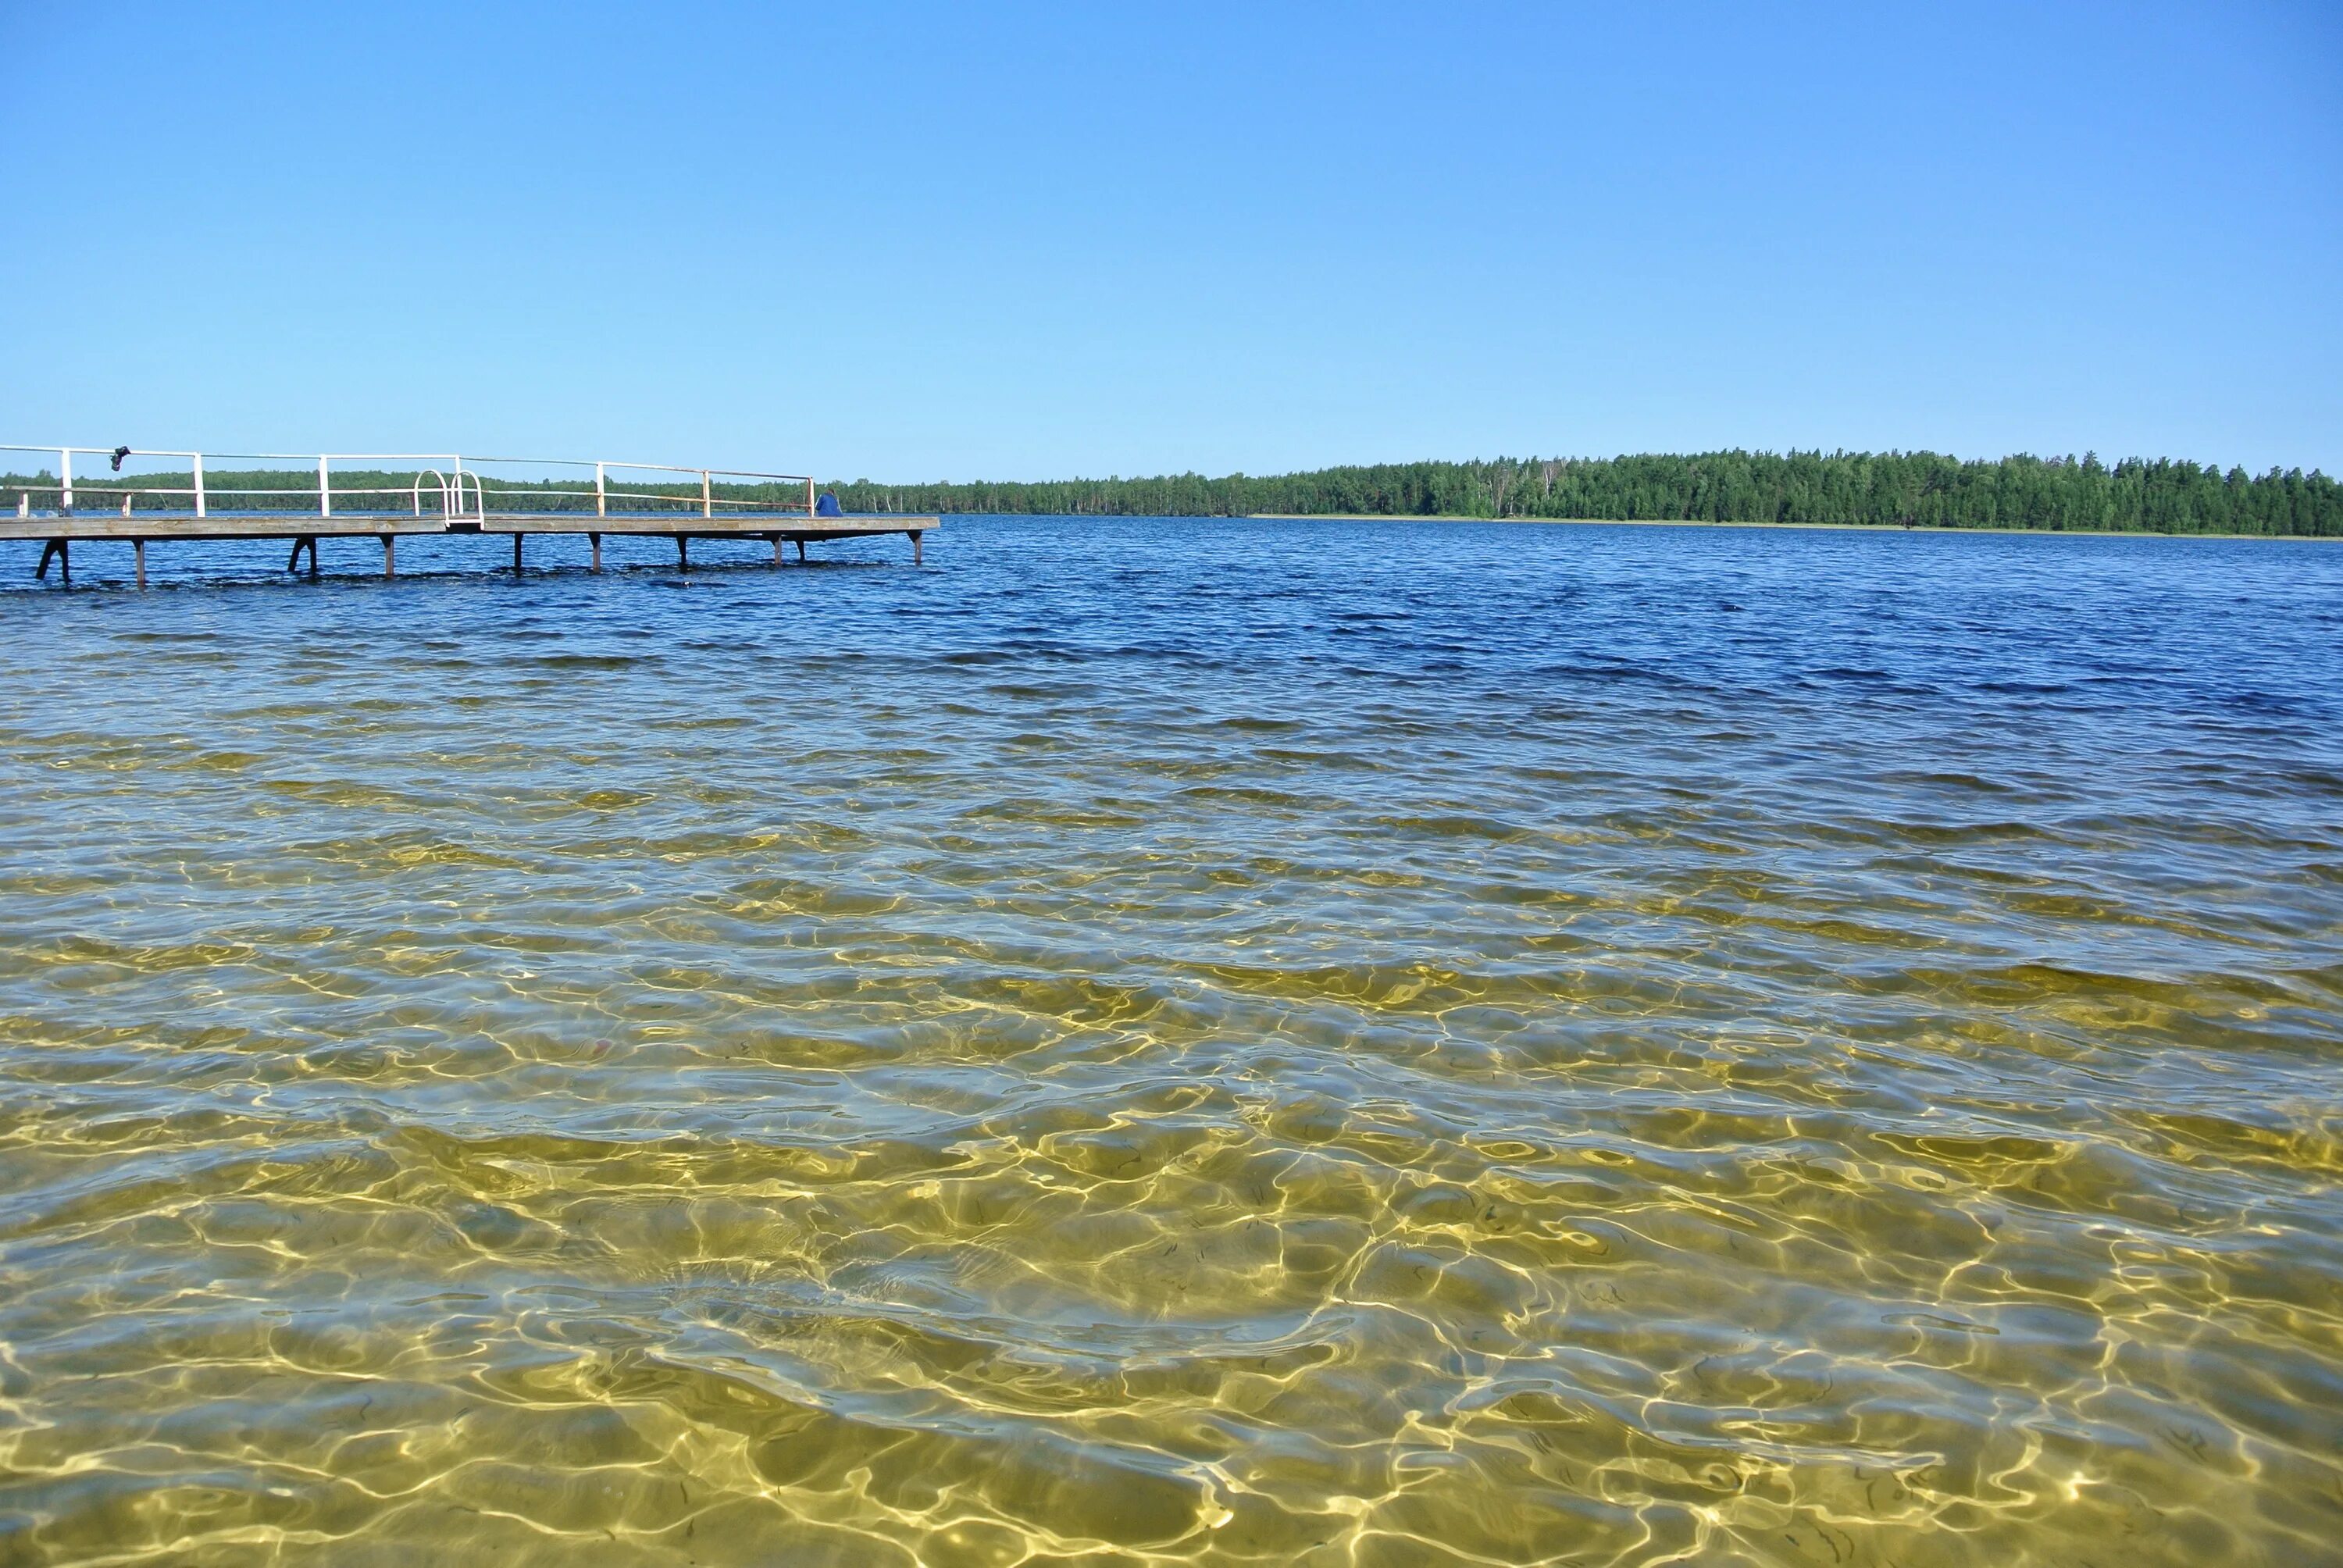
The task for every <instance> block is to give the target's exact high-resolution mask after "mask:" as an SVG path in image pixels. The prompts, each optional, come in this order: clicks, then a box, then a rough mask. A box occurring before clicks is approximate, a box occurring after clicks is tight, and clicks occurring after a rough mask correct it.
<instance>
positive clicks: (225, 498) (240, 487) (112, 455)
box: [0, 444, 819, 522]
mask: <svg viewBox="0 0 2343 1568" xmlns="http://www.w3.org/2000/svg"><path fill="white" fill-rule="evenodd" d="M17 453H23V454H27V455H32V456H37V457H41V458H43V459H44V460H45V459H46V458H47V457H51V456H54V457H55V458H56V460H57V468H56V473H55V476H54V477H51V476H48V475H47V474H46V471H45V468H44V470H43V472H41V473H39V474H35V475H30V476H25V475H18V474H15V473H10V474H9V475H7V476H6V477H5V481H4V482H5V488H6V489H10V490H14V491H15V492H16V515H17V516H18V517H20V518H22V517H29V516H31V515H32V513H33V498H34V497H35V496H36V495H37V496H54V497H55V503H54V504H55V512H56V514H57V515H62V516H65V517H72V516H74V515H75V510H76V508H77V507H78V506H79V505H80V503H81V501H82V499H83V498H95V499H98V500H99V501H100V503H101V504H107V505H111V504H118V505H119V506H120V508H121V510H122V515H123V516H125V517H129V516H131V515H132V513H133V510H134V508H136V509H139V510H143V511H144V512H146V513H147V514H149V515H153V516H156V517H157V518H169V517H195V518H206V517H211V516H215V515H233V516H266V517H277V516H286V515H295V516H299V515H314V516H316V517H319V518H333V517H337V516H339V517H345V518H394V517H397V516H399V515H401V514H402V513H403V514H405V515H406V516H407V517H410V518H421V517H423V516H424V515H425V513H424V500H425V497H426V495H427V493H430V492H434V491H436V492H437V496H438V499H439V511H438V515H439V516H440V517H441V518H444V519H446V520H447V521H449V522H485V521H487V520H488V519H489V518H497V519H499V520H503V519H520V518H532V517H536V518H557V517H576V516H578V515H581V514H582V513H583V512H584V511H585V510H586V502H588V500H590V501H591V502H592V503H593V513H594V516H595V517H597V518H619V519H621V520H626V519H629V518H668V517H679V516H689V515H692V514H695V513H696V514H697V515H698V516H699V518H701V519H702V520H703V521H713V520H714V519H716V518H719V517H724V518H739V517H744V516H754V515H758V514H772V515H779V516H788V517H799V516H802V517H808V518H810V517H813V516H816V515H817V508H818V504H819V502H818V497H817V495H816V491H815V486H814V481H813V479H812V477H810V476H809V475H805V474H768V473H759V472H756V471H753V470H749V469H738V468H688V467H679V466H677V465H675V464H671V463H622V462H618V461H615V460H612V459H608V458H603V459H598V460H590V461H589V460H584V459H578V458H564V457H474V458H471V459H470V460H469V462H467V460H466V459H465V458H463V457H458V456H457V455H455V454H453V453H443V452H420V453H418V452H322V453H316V454H307V453H299V454H296V453H285V452H213V453H203V452H190V451H163V450H154V449H137V450H134V449H132V448H131V447H20V446H10V445H6V444H0V460H8V461H9V466H10V467H12V468H13V467H14V466H15V465H14V462H13V460H12V459H10V458H9V455H11V454H17ZM76 457H88V458H95V459H102V460H104V461H106V463H107V465H108V467H109V469H110V472H111V473H112V474H120V473H121V468H122V465H123V463H124V462H126V461H127V460H129V459H131V458H134V457H135V458H138V459H140V460H142V461H154V460H156V459H161V460H165V461H169V460H171V459H175V458H185V459H186V463H187V470H186V475H185V476H184V477H185V478H186V483H184V484H181V483H176V482H173V483H165V482H163V481H165V480H171V481H176V480H178V479H179V478H181V477H182V476H181V475H179V474H177V473H176V472H174V473H169V474H133V475H126V476H123V477H120V478H116V477H82V478H76V477H75V474H74V467H75V464H74V459H75V458H76ZM236 463H247V464H259V465H272V464H295V463H297V464H300V465H302V467H301V469H299V470H296V471H299V472H303V473H306V472H307V466H308V465H309V464H311V463H314V464H316V466H317V482H316V484H315V485H308V484H306V483H305V484H300V485H292V484H281V483H280V484H275V485H260V486H256V485H251V484H236V483H228V484H222V483H220V482H219V480H221V479H234V478H237V477H246V476H248V475H250V474H254V473H263V472H272V471H273V472H285V471H287V470H283V469H276V470H272V469H269V468H266V467H262V468H252V469H245V470H242V471H241V472H239V471H238V470H236V468H234V467H231V465H233V464H236ZM367 464H374V465H385V464H388V465H392V466H393V467H392V468H390V469H385V468H383V467H375V468H373V469H371V470H368V469H364V468H362V467H360V466H362V465H367ZM443 464H444V465H445V467H441V465H443ZM337 465H339V466H341V467H342V468H343V470H344V471H345V472H346V473H349V474H350V475H351V477H357V473H359V472H368V473H372V474H376V475H387V474H390V473H393V472H397V471H401V470H404V469H405V468H406V467H408V466H413V465H419V467H417V468H416V472H415V474H414V477H413V478H412V480H411V481H409V482H407V483H406V484H403V485H383V484H374V485H359V484H350V483H347V482H346V483H342V484H339V485H337V484H336V482H335V468H336V466H337ZM83 467H84V470H85V473H87V472H88V471H89V470H92V469H94V468H95V467H96V464H95V463H89V464H85V465H83ZM481 467H503V468H527V469H533V470H538V471H551V470H558V471H566V472H571V473H575V474H576V476H577V477H576V479H575V481H574V482H573V483H568V484H567V485H565V481H563V480H561V479H558V478H544V479H538V480H524V481H514V480H503V481H499V480H498V478H497V477H494V476H490V477H483V476H482V475H481V473H480V472H479V469H480V468H481ZM589 471H590V472H591V473H592V475H593V483H592V487H590V488H588V487H587V485H586V480H585V476H586V474H587V473H588V472H589ZM660 475H676V476H680V478H679V479H677V480H666V481H662V480H661V479H659V478H657V477H641V476H660ZM694 481H696V483H694ZM781 486H787V487H789V491H790V493H789V495H788V496H787V497H780V496H776V495H772V494H762V495H739V494H729V495H728V494H724V493H722V492H723V491H725V490H733V491H739V490H744V489H755V490H763V491H771V490H774V489H776V488H778V487H781ZM799 486H802V487H804V495H803V497H802V498H799V496H798V495H797V494H796V491H797V488H798V487H799ZM301 497H307V498H314V505H315V507H316V510H315V512H314V514H312V513H310V512H309V507H310V505H311V501H310V500H302V501H300V502H299V504H297V505H294V504H289V503H292V502H294V500H295V498H301ZM492 502H493V503H495V505H493V506H492V505H491V503H492ZM402 503H403V504H402ZM548 503H550V504H548ZM562 503H574V504H567V505H565V504H562ZM337 505H338V510H337ZM42 515H44V516H47V515H50V514H49V513H48V512H47V511H46V510H44V511H43V513H42Z"/></svg>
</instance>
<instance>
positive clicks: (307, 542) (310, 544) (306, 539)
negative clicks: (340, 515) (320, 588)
mask: <svg viewBox="0 0 2343 1568" xmlns="http://www.w3.org/2000/svg"><path fill="white" fill-rule="evenodd" d="M303 550H307V551H308V552H309V575H310V576H311V577H313V578H314V577H316V576H317V535H315V534H303V535H302V536H301V537H300V538H297V539H295V540H294V541H293V553H292V554H291V555H289V556H287V557H286V558H285V569H286V570H287V571H288V572H290V571H298V570H299V569H300V568H301V552H302V551H303Z"/></svg>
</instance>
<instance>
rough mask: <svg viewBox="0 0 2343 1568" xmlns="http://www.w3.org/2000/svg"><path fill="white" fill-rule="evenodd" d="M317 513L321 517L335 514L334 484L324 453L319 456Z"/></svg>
mask: <svg viewBox="0 0 2343 1568" xmlns="http://www.w3.org/2000/svg"><path fill="white" fill-rule="evenodd" d="M317 515H318V516H319V517H321V518H330V517H332V516H333V515H334V491H333V484H332V481H331V480H330V479H329V478H328V477H327V474H326V459H325V456H324V455H323V454H322V453H321V454H319V455H318V457H317Z"/></svg>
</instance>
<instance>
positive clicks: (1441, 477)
mask: <svg viewBox="0 0 2343 1568" xmlns="http://www.w3.org/2000/svg"><path fill="white" fill-rule="evenodd" d="M413 481H414V475H413V474H411V473H404V474H402V473H369V472H365V471H360V470H351V471H347V472H344V471H340V470H337V471H336V472H335V474H334V476H333V486H334V497H335V509H336V510H337V511H348V512H357V511H361V510H392V509H397V510H407V509H408V508H409V507H410V505H411V502H410V500H409V487H411V485H412V484H413ZM191 482H192V480H191V477H190V476H189V475H187V474H184V473H183V474H176V475H165V474H153V475H140V476H136V477H134V476H130V475H123V476H120V477H116V476H115V475H113V474H110V473H109V474H105V475H103V476H94V477H88V478H76V479H75V489H76V491H77V492H79V495H78V496H77V500H78V502H79V506H80V509H82V510H85V511H88V510H94V509H96V508H101V507H104V508H108V509H111V508H113V507H116V506H118V505H119V504H120V499H119V498H120V492H121V488H122V487H125V486H131V487H142V488H143V487H177V488H185V487H187V486H188V485H189V484H191ZM205 483H206V488H207V489H208V490H209V491H210V492H211V495H212V506H213V508H214V509H215V510H218V511H231V510H236V511H248V510H256V511H314V510H315V508H316V507H317V476H316V473H315V471H314V470H310V471H304V470H299V469H282V468H271V469H256V470H247V471H216V472H211V473H207V474H206V476H205ZM487 484H488V504H489V507H490V509H492V510H493V509H496V508H498V506H499V505H502V506H507V507H516V508H525V509H528V510H532V511H567V512H591V511H592V510H593V509H594V498H593V496H592V495H591V494H590V483H589V485H588V492H589V493H587V494H583V495H580V494H578V493H577V492H578V490H579V488H580V486H579V484H578V481H577V480H575V479H562V480H548V481H544V482H541V483H527V482H522V481H516V480H508V479H500V478H497V477H489V478H488V480H487ZM54 486H55V480H54V479H53V478H51V477H50V476H49V475H47V474H46V473H42V474H39V475H35V476H31V477H24V476H17V475H5V476H0V497H5V500H6V501H7V502H8V503H10V507H9V509H11V510H13V509H14V507H13V503H14V502H15V499H16V496H17V494H18V493H21V492H24V491H25V490H27V489H29V490H30V491H31V494H32V502H31V504H32V505H33V506H34V507H35V508H46V507H50V506H54V505H55V499H56V497H55V491H54V488H53V487H54ZM613 487H614V488H616V486H615V485H614V486H613ZM626 488H628V489H630V490H634V491H638V492H644V491H654V492H658V493H659V498H658V499H656V500H649V499H644V500H630V501H618V500H615V499H614V500H613V501H612V502H611V509H612V510H613V511H619V510H634V511H643V510H652V511H659V512H662V513H674V514H688V513H690V512H695V511H697V510H698V509H699V485H698V484H697V483H696V482H693V483H683V484H675V485H669V484H664V483H660V484H643V483H629V484H628V485H627V486H626ZM823 488H825V489H830V490H834V491H836V492H837V494H838V497H839V499H840V503H841V505H842V506H843V508H844V509H845V510H847V511H849V512H912V513H920V512H979V513H982V512H992V513H1074V514H1088V515H1093V516H1122V517H1245V516H1251V515H1256V514H1262V513H1269V514H1289V515H1296V516H1304V517H1327V516H1366V517H1403V518H1405V517H1420V518H1433V517H1461V518H1583V519H1589V520H1602V521H1622V522H1708V523H1842V524H1859V525H1865V526H1870V527H1877V528H1895V527H1898V526H1904V527H1924V528H2040V529H2050V530H2068V531H2097V530H2107V529H2123V530H2136V531H2144V532H2150V533H2165V534H2206V533H2220V534H2299V535H2323V536H2343V487H2338V484H2337V482H2336V481H2335V480H2333V479H2330V478H2328V477H2327V476H2326V475H2325V474H2323V473H2320V472H2318V470H2316V469H2313V470H2312V471H2311V472H2309V473H2308V474H2306V473H2304V472H2303V471H2302V470H2301V469H2299V468H2287V469H2278V468H2272V469H2270V470H2269V471H2268V473H2264V474H2247V472H2246V471H2245V470H2244V469H2243V468H2237V467H2232V468H2230V469H2228V470H2227V471H2226V472H2224V471H2223V470H2221V469H2219V468H2217V467H2211V466H2209V465H2205V464H2199V463H2191V462H2186V461H2178V460H2174V459H2170V458H2156V459H2154V460H2149V459H2145V458H2139V457H2127V458H2126V459H2124V460H2123V461H2122V462H2119V463H2117V464H2116V465H2115V466H2114V467H2107V465H2106V464H2104V463H2102V462H2100V461H2099V458H2098V456H2097V454H2096V453H2086V454H2085V455H2084V456H2083V457H2081V458H2080V459H2079V460H2078V459H2077V458H2074V457H2025V456H2020V457H2001V458H1995V459H1979V460H1971V461H1966V462H1964V461H1962V460H1960V459H1958V458H1955V457H1943V456H1940V455H1938V454H1936V453H1934V452H1787V453H1773V452H1739V451H1734V452H1702V453H1695V454H1693V455H1690V456H1671V455H1661V454H1655V455H1645V456H1640V457H1531V458H1511V457H1499V458H1494V459H1492V460H1490V461H1486V462H1470V463H1433V462H1427V463H1392V464H1379V465H1375V466H1373V467H1342V468H1322V469H1318V470H1316V471H1314V472H1311V473H1302V474H1278V475H1272V476H1267V477H1255V476H1252V475H1247V474H1231V475H1228V476H1227V477H1222V478H1217V479H1215V478H1207V477H1204V476H1203V475H1202V474H1172V475H1165V476H1161V477H1155V478H1138V479H1124V478H1108V479H1061V480H1045V481H1039V482H1030V483H1029V482H1008V483H986V482H978V483H971V484H944V483H938V484H919V485H890V484H880V483H877V482H874V481H872V480H869V479H856V480H853V481H851V482H840V481H833V482H832V483H830V484H829V485H826V486H824V487H823ZM44 489H46V490H47V493H46V494H43V493H42V492H43V490H44ZM366 490H373V491H377V492H380V493H377V494H376V495H372V496H364V497H362V496H361V495H360V494H359V493H358V492H361V491H366ZM235 492H242V493H241V494H236V493H235ZM563 492H568V493H563ZM712 493H713V495H714V496H715V498H717V499H718V500H719V501H726V500H729V501H767V502H776V503H782V504H794V505H802V504H803V497H804V489H803V487H801V486H794V485H786V484H780V485H724V484H719V485H717V486H715V487H713V491H712ZM133 505H134V506H135V507H136V508H138V509H141V510H162V509H166V508H171V509H184V508H185V507H186V502H185V500H184V498H177V499H174V498H164V497H156V498H145V497H140V498H134V501H133ZM437 506H438V495H437V487H436V485H435V486H427V488H426V490H425V493H424V497H423V507H424V509H425V510H426V511H427V512H428V511H435V510H436V509H437ZM721 510H723V508H719V511H721ZM732 515H735V516H737V515H738V512H737V510H735V511H734V512H733V514H732Z"/></svg>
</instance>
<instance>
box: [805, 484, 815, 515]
mask: <svg viewBox="0 0 2343 1568" xmlns="http://www.w3.org/2000/svg"><path fill="white" fill-rule="evenodd" d="M806 516H807V517H812V516H813V476H812V475H810V474H808V475H807V476H806Z"/></svg>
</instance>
